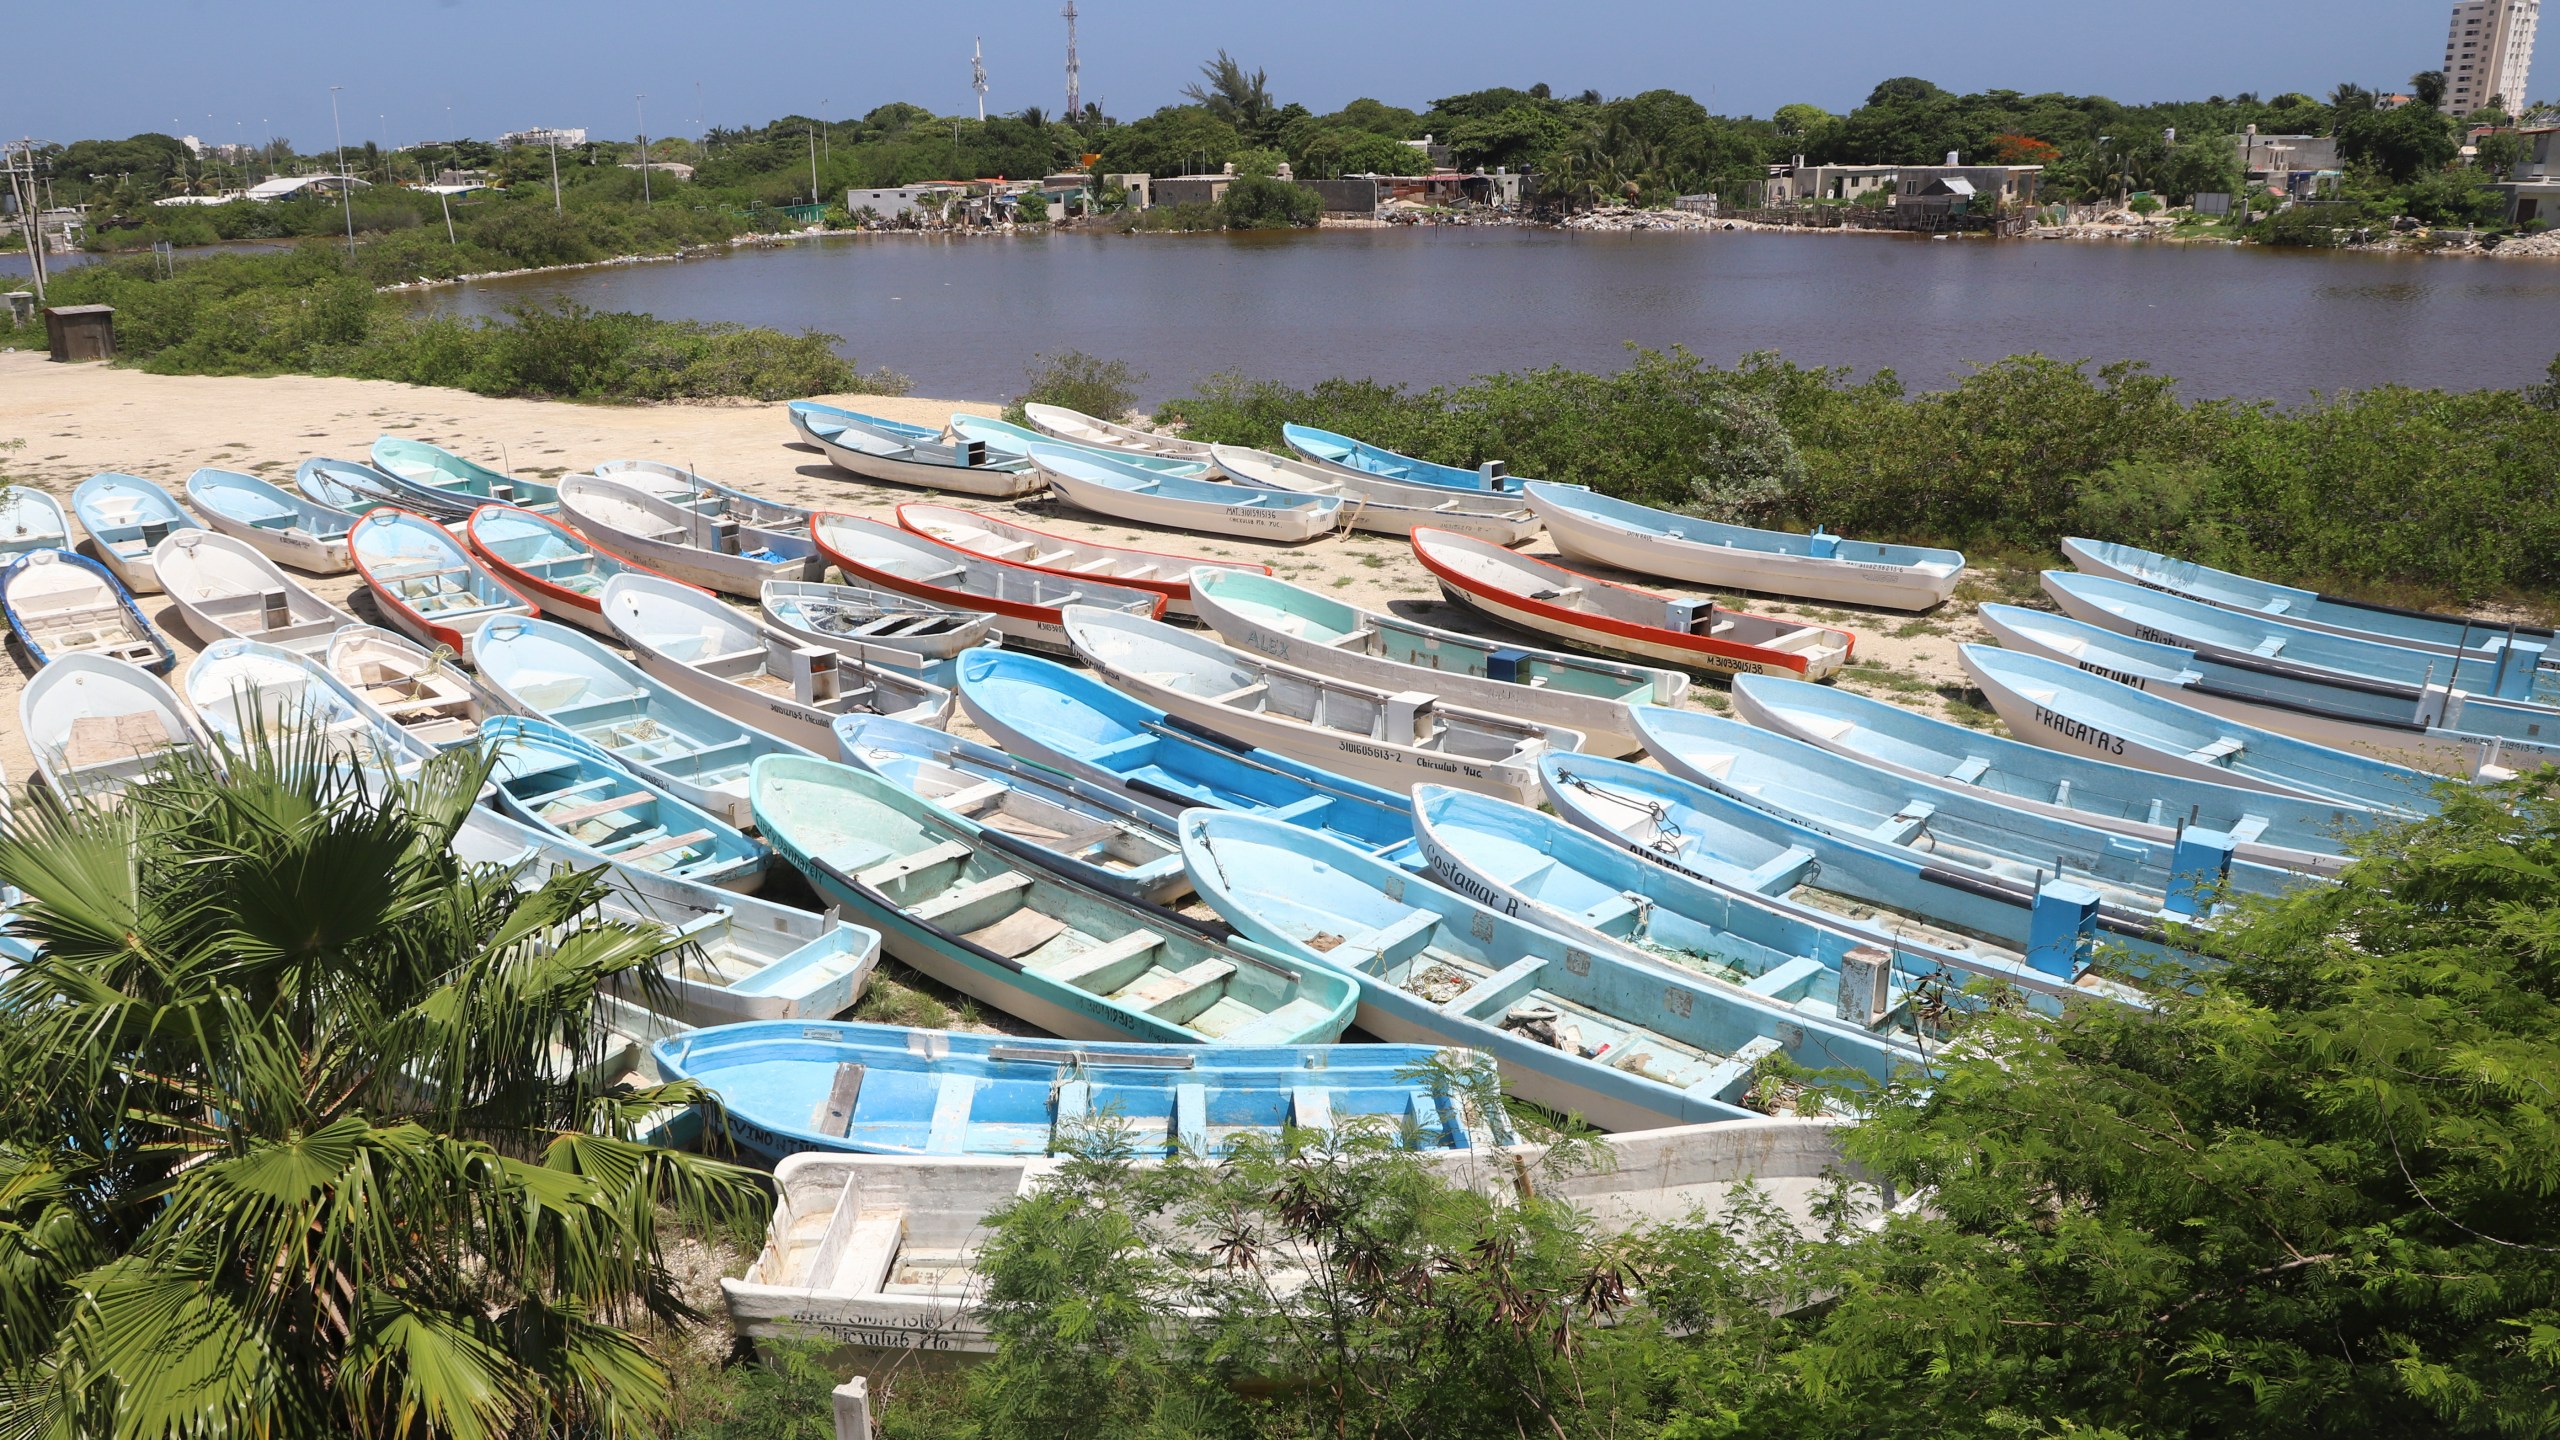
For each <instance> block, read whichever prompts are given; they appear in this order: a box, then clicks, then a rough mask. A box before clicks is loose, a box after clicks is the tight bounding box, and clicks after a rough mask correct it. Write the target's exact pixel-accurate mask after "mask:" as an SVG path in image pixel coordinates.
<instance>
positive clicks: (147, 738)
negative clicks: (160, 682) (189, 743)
mask: <svg viewBox="0 0 2560 1440" xmlns="http://www.w3.org/2000/svg"><path fill="white" fill-rule="evenodd" d="M172 743H173V742H172V741H171V740H170V739H169V732H168V730H167V729H166V728H165V727H164V726H162V725H161V723H160V717H159V716H157V715H148V714H138V713H137V714H132V715H83V716H81V717H80V718H79V719H77V720H74V721H72V722H71V730H70V733H69V734H68V735H66V736H65V737H64V738H63V742H62V760H63V763H64V764H65V765H68V766H70V767H71V768H72V769H74V770H87V769H89V768H91V767H93V766H98V765H113V764H116V763H117V762H119V761H124V760H130V759H133V758H134V757H135V756H137V755H152V754H157V753H158V752H160V751H162V750H166V749H169V748H170V746H171V744H172Z"/></svg>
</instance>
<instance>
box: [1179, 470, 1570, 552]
mask: <svg viewBox="0 0 2560 1440" xmlns="http://www.w3.org/2000/svg"><path fill="white" fill-rule="evenodd" d="M1209 459H1210V462H1211V463H1212V464H1214V465H1216V466H1217V467H1218V470H1219V471H1220V472H1221V473H1222V474H1224V475H1225V476H1226V477H1227V478H1228V479H1229V480H1232V481H1234V482H1235V483H1236V484H1238V485H1250V486H1252V487H1254V488H1255V489H1258V490H1284V491H1287V492H1289V493H1290V494H1293V495H1329V496H1333V497H1335V498H1337V499H1339V500H1341V501H1342V513H1343V525H1344V527H1345V528H1346V529H1352V530H1367V531H1371V532H1373V533H1376V534H1380V535H1410V534H1412V533H1413V532H1414V531H1415V530H1416V529H1418V528H1421V527H1424V526H1428V527H1430V528H1431V529H1434V530H1446V531H1449V532H1450V533H1452V534H1457V535H1468V536H1472V537H1474V538H1475V539H1478V540H1486V541H1490V542H1492V543H1493V544H1496V545H1504V546H1510V545H1517V544H1519V543H1521V542H1522V541H1524V540H1528V539H1530V538H1531V537H1533V536H1535V535H1536V534H1537V533H1538V532H1539V531H1540V530H1541V529H1543V528H1545V527H1544V526H1543V525H1541V524H1540V523H1539V520H1538V513H1537V512H1536V511H1534V510H1532V509H1530V508H1529V507H1528V506H1526V505H1523V504H1521V503H1520V496H1519V495H1518V494H1517V493H1516V492H1511V491H1501V492H1495V491H1480V490H1457V489H1452V488H1451V487H1449V486H1446V485H1417V484H1414V483H1412V482H1410V481H1405V480H1390V479H1388V478H1386V477H1385V476H1383V475H1371V474H1368V473H1366V472H1363V471H1353V470H1339V469H1334V468H1331V467H1328V466H1323V465H1317V464H1313V463H1310V462H1308V461H1305V460H1293V459H1290V458H1289V457H1288V456H1286V455H1274V454H1272V453H1271V452H1270V451H1268V450H1252V449H1247V448H1245V447H1243V446H1241V445H1218V446H1213V447H1211V449H1210V454H1209Z"/></svg>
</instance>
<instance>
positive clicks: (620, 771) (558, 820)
mask: <svg viewBox="0 0 2560 1440" xmlns="http://www.w3.org/2000/svg"><path fill="white" fill-rule="evenodd" d="M480 738H481V739H482V741H484V742H486V743H488V744H490V745H492V746H494V747H495V749H496V756H497V758H496V760H495V762H494V763H493V765H492V767H491V769H490V773H489V779H490V781H491V783H493V784H495V785H496V786H497V787H498V803H499V804H500V805H501V806H503V807H505V809H506V811H507V813H508V814H510V815H513V816H515V817H516V818H517V819H519V820H521V821H523V822H524V823H526V824H528V825H531V826H533V827H534V828H536V829H539V830H546V831H549V832H551V833H552V834H554V835H557V836H559V837H560V838H562V839H564V840H567V841H569V842H571V843H573V844H577V845H582V846H584V847H586V848H587V849H590V850H593V851H596V852H598V853H599V854H602V855H603V856H605V857H606V858H607V859H609V860H611V861H613V862H614V863H615V864H617V865H620V866H623V867H625V868H627V869H632V870H643V871H647V872H649V873H651V874H656V875H668V876H672V877H674V878H676V879H678V880H691V881H693V882H694V883H696V884H699V885H716V886H718V887H719V888H721V889H723V890H735V891H738V892H739V893H741V894H752V893H753V892H754V891H755V890H756V888H757V887H758V886H760V885H762V884H763V883H764V872H765V867H766V865H767V864H769V863H770V862H771V861H772V859H773V852H772V851H770V850H768V849H766V848H765V847H764V846H763V845H760V844H758V843H757V842H755V841H753V840H750V839H748V838H747V837H746V836H745V835H744V834H742V833H740V832H739V830H738V829H737V827H735V826H733V825H731V824H729V823H728V822H727V821H725V820H722V819H720V818H719V817H718V816H715V815H711V814H708V813H706V812H704V811H703V810H700V809H698V808H696V807H694V806H692V805H689V804H686V803H685V802H684V801H683V800H681V799H679V798H677V797H676V796H675V795H674V794H673V793H671V792H669V791H668V790H666V789H665V788H664V787H661V786H657V785H652V784H651V783H649V782H648V781H647V780H645V779H643V778H642V777H640V776H638V775H635V774H633V773H632V772H631V771H630V770H629V769H627V768H625V767H623V766H622V765H619V764H617V763H615V761H614V759H613V757H612V756H610V755H607V754H606V753H605V752H604V751H602V750H599V749H597V748H596V747H595V746H593V745H590V744H588V743H587V742H586V741H584V740H581V739H579V738H578V737H577V736H575V735H572V734H570V733H569V732H568V731H566V730H563V729H561V728H560V727H559V726H557V725H553V724H551V723H550V722H549V721H545V720H531V719H527V718H525V717H523V716H520V715H502V716H496V717H493V718H491V719H489V720H487V721H484V722H482V724H481V726H480Z"/></svg>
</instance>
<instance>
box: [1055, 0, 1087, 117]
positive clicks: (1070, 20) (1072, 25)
mask: <svg viewBox="0 0 2560 1440" xmlns="http://www.w3.org/2000/svg"><path fill="white" fill-rule="evenodd" d="M1059 13H1060V14H1063V15H1065V16H1066V17H1067V121H1068V123H1069V124H1073V123H1074V122H1075V118H1076V116H1077V115H1079V114H1081V113H1083V110H1084V90H1083V88H1082V87H1081V86H1080V85H1079V84H1078V83H1077V78H1076V0H1067V8H1066V9H1065V10H1063V11H1060V12H1059Z"/></svg>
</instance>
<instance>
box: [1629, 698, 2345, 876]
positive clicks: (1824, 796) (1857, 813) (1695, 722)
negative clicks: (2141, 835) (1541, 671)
mask: <svg viewBox="0 0 2560 1440" xmlns="http://www.w3.org/2000/svg"><path fill="white" fill-rule="evenodd" d="M1636 728H1637V730H1638V732H1639V733H1641V734H1642V735H1643V736H1644V742H1645V749H1646V750H1648V751H1650V752H1652V754H1653V757H1654V758H1655V759H1656V760H1658V761H1660V762H1661V764H1662V768H1663V769H1665V770H1668V771H1670V772H1671V773H1672V774H1674V775H1678V776H1680V777H1682V778H1683V779H1687V780H1693V781H1695V782H1697V783H1698V784H1701V785H1704V786H1706V787H1707V788H1708V789H1710V790H1715V791H1719V792H1721V793H1723V794H1726V795H1730V796H1732V797H1733V798H1734V799H1736V800H1740V801H1742V802H1744V803H1746V804H1751V805H1757V806H1760V807H1761V808H1762V809H1764V810H1770V811H1773V812H1775V813H1777V814H1780V815H1784V816H1786V817H1787V818H1788V819H1790V820H1793V821H1795V822H1796V823H1798V824H1800V825H1807V826H1810V827H1812V828H1813V829H1816V830H1819V831H1821V832H1823V833H1824V834H1827V835H1836V836H1839V837H1840V838H1842V839H1845V840H1856V841H1859V842H1862V843H1865V844H1871V845H1883V846H1886V847H1888V848H1898V849H1905V850H1909V851H1912V852H1913V853H1915V854H1919V855H1925V856H1927V857H1928V858H1929V859H1931V860H1932V861H1935V862H1936V863H1938V864H1940V865H1945V866H1947V867H1949V868H1951V869H1962V870H1965V871H1968V872H1970V873H1972V874H1974V875H1976V876H1978V877H1980V878H1981V879H1983V880H1984V881H1985V882H1987V883H1989V884H1993V885H1999V886H2003V887H2006V888H2009V889H2013V890H2016V891H2018V892H2019V893H2020V894H2024V895H2032V894H2034V893H2035V891H2036V890H2037V889H2039V888H2041V887H2042V885H2043V884H2044V882H2045V880H2046V879H2048V878H2050V877H2051V876H2052V875H2054V874H2055V873H2056V872H2060V873H2062V874H2065V875H2068V876H2069V877H2070V878H2071V879H2074V880H2077V881H2079V882H2080V883H2081V884H2083V885H2086V886H2088V887H2089V888H2091V889H2093V890H2096V891H2097V892H2098V893H2099V895H2100V896H2101V897H2102V903H2103V904H2104V905H2105V907H2106V908H2107V909H2108V910H2109V911H2110V912H2112V913H2114V914H2118V915H2122V916H2125V917H2127V918H2129V919H2133V920H2136V921H2140V922H2144V923H2152V924H2157V923H2161V922H2162V921H2163V920H2166V919H2175V920H2180V921H2190V922H2192V921H2195V920H2198V919H2201V918H2205V917H2208V916H2210V915H2212V914H2213V913H2215V911H2216V910H2217V909H2218V908H2219V906H2220V905H2221V903H2222V901H2223V899H2224V898H2225V897H2226V896H2237V895H2281V894H2284V893H2286V892H2287V891H2289V890H2293V889H2297V888H2299V887H2300V886H2302V885H2303V884H2306V883H2310V877H2308V876H2305V875H2301V874H2295V873H2289V872H2286V871H2283V870H2276V869H2271V868H2269V867H2267V866H2264V865H2257V864H2241V863H2235V862H2234V861H2233V859H2232V851H2233V850H2234V849H2235V848H2236V842H2235V841H2234V840H2233V839H2232V837H2231V836H2230V835H2229V834H2227V833H2225V832H2222V831H2216V830H2208V829H2205V828H2203V827H2201V826H2190V827H2188V828H2186V829H2185V830H2183V831H2181V832H2180V833H2179V836H2178V839H2177V841H2176V843H2174V844H2161V843H2159V842H2156V841H2150V840H2141V839H2136V838H2135V837H2133V836H2130V835H2121V834H2117V833H2115V832H2112V831H2107V830H2099V829H2096V828H2093V827H2091V826H2087V825H2082V824H2078V823H2076V822H2074V821H2070V820H2065V819H2061V818H2058V817H2055V816H2051V815H2040V814H2036V813H2033V812H2031V811H2027V810H2023V809H2015V808H2012V807H2010V806H2008V805H2004V804H2002V803H2000V802H1998V801H1994V800H1988V799H1985V798H1983V797H1982V796H1979V795H1973V794H1968V793H1966V792H1964V791H1961V790H1955V789H1950V788H1948V787H1945V786H1940V785H1932V784H1929V783H1928V782H1926V781H1921V780H1914V779H1911V778H1910V777H1908V776H1902V775H1896V774H1894V773H1893V772H1891V771H1887V770H1880V769H1877V768H1875V767H1874V766H1871V765H1866V764H1863V763H1861V762H1859V761H1856V760H1853V759H1850V758H1849V757H1848V756H1845V755H1840V754H1835V753H1833V752H1832V751H1829V750H1825V749H1823V748H1821V747H1820V746H1818V745H1808V744H1806V743H1805V742H1803V741H1801V740H1794V739H1790V738H1788V737H1787V736H1784V735H1779V734H1775V733H1773V732H1771V731H1767V730H1755V729H1753V728H1752V727H1750V726H1748V725H1745V724H1743V723H1742V722H1741V721H1739V720H1728V719H1725V718H1723V717H1721V716H1716V715H1707V714H1701V713H1699V712H1697V711H1693V710H1692V711H1682V710H1665V709H1661V708H1660V707H1657V706H1640V707H1638V708H1637V710H1636Z"/></svg>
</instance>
